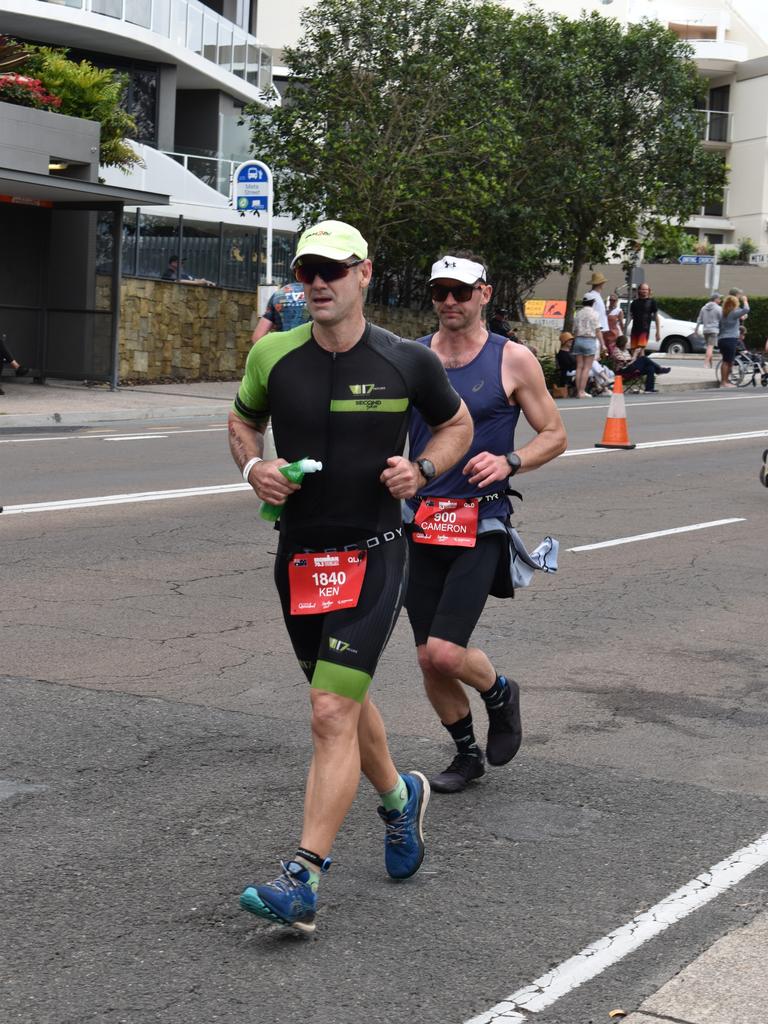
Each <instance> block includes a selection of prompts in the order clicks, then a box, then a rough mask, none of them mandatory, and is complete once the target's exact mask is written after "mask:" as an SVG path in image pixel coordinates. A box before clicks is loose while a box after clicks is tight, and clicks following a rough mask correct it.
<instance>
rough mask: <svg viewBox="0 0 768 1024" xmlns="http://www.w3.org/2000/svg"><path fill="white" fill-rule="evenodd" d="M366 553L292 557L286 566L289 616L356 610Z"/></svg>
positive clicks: (316, 553)
mask: <svg viewBox="0 0 768 1024" xmlns="http://www.w3.org/2000/svg"><path fill="white" fill-rule="evenodd" d="M366 564H367V563H366V552H365V551H332V552H328V553H326V552H314V553H311V554H297V555H294V556H293V558H292V559H291V561H290V562H289V563H288V584H289V586H290V591H291V615H320V614H321V613H322V612H336V611H339V609H341V608H355V607H356V606H357V602H358V600H359V598H360V591H361V589H362V586H363V580H364V579H365V567H366Z"/></svg>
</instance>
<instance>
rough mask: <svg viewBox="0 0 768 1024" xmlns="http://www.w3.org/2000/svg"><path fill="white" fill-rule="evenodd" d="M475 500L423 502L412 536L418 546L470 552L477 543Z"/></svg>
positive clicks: (416, 516)
mask: <svg viewBox="0 0 768 1024" xmlns="http://www.w3.org/2000/svg"><path fill="white" fill-rule="evenodd" d="M478 507H479V503H478V501H477V499H476V498H422V499H421V504H420V505H419V507H418V509H417V510H416V515H415V516H414V519H413V521H414V524H415V525H416V526H418V528H419V529H418V530H414V532H413V534H412V535H411V536H412V538H413V540H414V541H415V542H416V543H417V544H441V545H444V546H446V547H453V548H473V547H474V546H475V542H476V540H477V511H478Z"/></svg>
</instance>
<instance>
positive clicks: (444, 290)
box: [429, 284, 482, 302]
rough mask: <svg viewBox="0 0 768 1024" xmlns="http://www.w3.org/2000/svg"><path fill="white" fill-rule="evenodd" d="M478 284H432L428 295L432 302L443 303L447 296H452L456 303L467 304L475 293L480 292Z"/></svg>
mask: <svg viewBox="0 0 768 1024" xmlns="http://www.w3.org/2000/svg"><path fill="white" fill-rule="evenodd" d="M481 287H482V285H479V284H452V285H447V284H433V285H431V286H430V289H429V293H430V295H431V296H432V301H433V302H445V300H446V299H447V298H448V296H449V295H453V298H454V301H456V302H469V300H470V299H471V298H472V296H473V295H474V294H475V292H478V291H480V288H481Z"/></svg>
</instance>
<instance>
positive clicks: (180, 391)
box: [0, 374, 671, 429]
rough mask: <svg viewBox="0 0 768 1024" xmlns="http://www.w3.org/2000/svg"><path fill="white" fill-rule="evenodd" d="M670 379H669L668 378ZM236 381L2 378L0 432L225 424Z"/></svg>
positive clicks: (235, 388) (0, 381) (235, 390)
mask: <svg viewBox="0 0 768 1024" xmlns="http://www.w3.org/2000/svg"><path fill="white" fill-rule="evenodd" d="M669 376H671V374H670V375H669ZM238 383H239V381H211V382H209V383H205V384H146V385H139V386H137V387H121V388H118V389H117V390H116V391H110V389H109V386H108V385H106V384H96V385H85V384H82V383H80V382H79V381H64V380H48V381H47V382H46V383H45V384H43V385H40V384H35V383H33V381H32V378H31V377H28V378H23V379H17V378H13V377H8V376H7V375H3V376H2V377H1V378H0V385H1V386H2V388H3V390H4V391H5V394H4V395H0V429H2V428H3V427H6V428H10V427H15V428H24V427H56V426H69V427H77V426H82V425H84V424H89V423H108V422H114V421H119V420H142V419H153V420H154V419H184V418H186V417H195V416H207V417H211V416H217V417H221V418H222V419H226V416H227V412H228V411H229V408H230V406H231V405H232V401H233V399H234V397H235V394H236V393H237V387H238Z"/></svg>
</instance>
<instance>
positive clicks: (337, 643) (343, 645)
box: [328, 636, 357, 654]
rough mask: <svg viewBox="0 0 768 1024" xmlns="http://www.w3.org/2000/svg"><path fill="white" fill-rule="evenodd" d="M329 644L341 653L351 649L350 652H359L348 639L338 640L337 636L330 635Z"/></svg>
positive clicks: (332, 648) (333, 649)
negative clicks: (351, 645) (350, 644)
mask: <svg viewBox="0 0 768 1024" xmlns="http://www.w3.org/2000/svg"><path fill="white" fill-rule="evenodd" d="M328 646H329V647H330V648H331V650H332V651H337V652H338V653H339V654H344V653H346V652H347V651H349V653H350V654H357V651H356V650H354V648H352V647H350V646H349V644H348V643H347V642H346V640H337V639H336V638H335V637H332V636H329V637H328Z"/></svg>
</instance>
